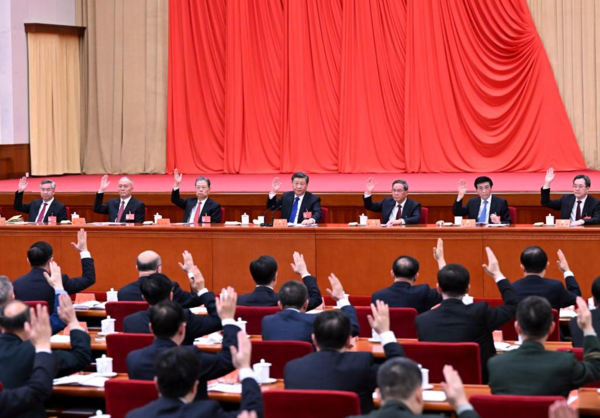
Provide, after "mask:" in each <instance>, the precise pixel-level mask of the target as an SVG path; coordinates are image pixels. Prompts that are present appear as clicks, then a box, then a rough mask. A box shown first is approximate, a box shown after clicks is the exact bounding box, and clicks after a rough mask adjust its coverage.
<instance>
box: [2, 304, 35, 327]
mask: <svg viewBox="0 0 600 418" xmlns="http://www.w3.org/2000/svg"><path fill="white" fill-rule="evenodd" d="M15 303H16V304H19V305H25V304H24V303H23V302H21V301H20V300H11V301H9V302H7V303H6V304H5V305H4V306H3V307H2V309H0V327H2V328H4V330H5V331H7V332H18V331H23V329H24V328H25V323H26V322H29V321H30V318H31V317H30V315H29V307H28V306H26V309H24V310H23V311H22V312H21V313H19V314H17V315H13V316H5V315H4V312H6V310H7V308H9V307H10V306H11V305H13V304H15Z"/></svg>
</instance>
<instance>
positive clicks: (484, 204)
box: [477, 200, 487, 222]
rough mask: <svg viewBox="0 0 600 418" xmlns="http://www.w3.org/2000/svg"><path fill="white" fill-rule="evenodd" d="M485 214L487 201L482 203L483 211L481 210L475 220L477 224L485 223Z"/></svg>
mask: <svg viewBox="0 0 600 418" xmlns="http://www.w3.org/2000/svg"><path fill="white" fill-rule="evenodd" d="M486 212H487V200H484V201H483V209H482V210H481V213H480V214H479V219H477V222H487V219H486V217H485V214H486Z"/></svg>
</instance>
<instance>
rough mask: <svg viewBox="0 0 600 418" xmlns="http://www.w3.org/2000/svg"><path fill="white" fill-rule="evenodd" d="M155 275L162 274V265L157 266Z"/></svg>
mask: <svg viewBox="0 0 600 418" xmlns="http://www.w3.org/2000/svg"><path fill="white" fill-rule="evenodd" d="M156 272H157V273H162V264H161V265H160V266H158V268H157V269H156Z"/></svg>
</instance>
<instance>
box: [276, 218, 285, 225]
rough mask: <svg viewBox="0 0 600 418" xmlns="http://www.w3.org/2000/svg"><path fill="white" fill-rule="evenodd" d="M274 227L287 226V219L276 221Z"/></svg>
mask: <svg viewBox="0 0 600 418" xmlns="http://www.w3.org/2000/svg"><path fill="white" fill-rule="evenodd" d="M273 226H287V219H274V220H273Z"/></svg>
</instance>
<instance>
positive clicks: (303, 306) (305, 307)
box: [302, 300, 308, 311]
mask: <svg viewBox="0 0 600 418" xmlns="http://www.w3.org/2000/svg"><path fill="white" fill-rule="evenodd" d="M302 309H304V310H305V311H307V310H308V300H306V301H305V302H304V305H302Z"/></svg>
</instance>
